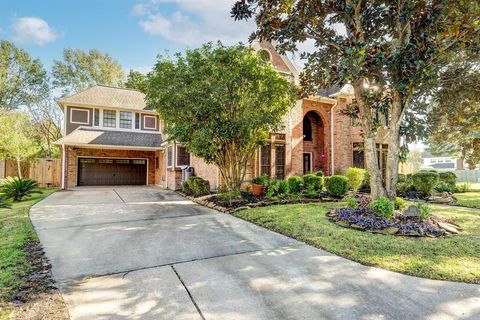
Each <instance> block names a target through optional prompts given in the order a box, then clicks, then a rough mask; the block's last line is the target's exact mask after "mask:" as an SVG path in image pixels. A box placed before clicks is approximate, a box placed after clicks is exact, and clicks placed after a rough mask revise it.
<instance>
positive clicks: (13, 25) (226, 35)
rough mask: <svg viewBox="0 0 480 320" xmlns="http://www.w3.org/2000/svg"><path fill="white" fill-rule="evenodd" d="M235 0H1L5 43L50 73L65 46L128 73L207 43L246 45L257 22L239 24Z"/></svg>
mask: <svg viewBox="0 0 480 320" xmlns="http://www.w3.org/2000/svg"><path fill="white" fill-rule="evenodd" d="M234 2H235V1H234V0H76V1H73V0H0V39H3V40H9V41H12V42H13V43H14V44H15V45H17V46H18V47H20V48H22V49H25V50H26V51H27V52H28V53H29V54H30V55H31V56H32V57H34V58H40V60H41V61H42V63H43V64H44V66H45V67H46V68H47V69H50V67H51V66H52V63H53V61H54V59H61V57H62V53H63V49H64V48H73V49H82V50H89V49H98V50H100V51H102V52H106V53H109V54H110V55H111V56H113V57H114V58H115V59H117V60H118V61H119V62H120V64H121V65H122V66H123V67H124V69H125V70H126V71H128V70H130V69H135V70H139V71H142V72H146V71H148V70H149V69H150V68H151V66H152V65H153V64H154V63H155V60H156V56H157V55H158V54H161V53H165V51H168V52H170V53H173V52H177V51H183V50H184V49H185V48H187V47H188V48H196V47H198V46H200V45H201V44H202V43H205V42H208V41H217V40H221V41H222V42H224V43H225V44H234V43H237V42H239V41H241V42H244V43H245V42H247V41H248V36H249V34H250V33H251V32H252V31H254V30H255V25H254V23H253V21H249V22H245V21H241V22H239V21H234V20H233V19H232V18H231V17H230V9H231V6H232V4H233V3H234Z"/></svg>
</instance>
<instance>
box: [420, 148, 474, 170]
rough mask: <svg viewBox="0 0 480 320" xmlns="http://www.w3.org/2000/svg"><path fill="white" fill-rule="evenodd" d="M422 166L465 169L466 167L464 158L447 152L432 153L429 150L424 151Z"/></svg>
mask: <svg viewBox="0 0 480 320" xmlns="http://www.w3.org/2000/svg"><path fill="white" fill-rule="evenodd" d="M422 160H423V164H422V168H423V169H436V170H463V169H464V168H465V166H464V163H463V161H462V159H459V158H458V159H457V158H455V157H451V156H449V155H446V154H441V155H438V156H434V155H432V154H431V153H430V152H428V151H424V152H423V153H422Z"/></svg>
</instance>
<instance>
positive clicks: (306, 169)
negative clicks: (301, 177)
mask: <svg viewBox="0 0 480 320" xmlns="http://www.w3.org/2000/svg"><path fill="white" fill-rule="evenodd" d="M311 172H312V154H311V153H304V154H303V174H307V173H311Z"/></svg>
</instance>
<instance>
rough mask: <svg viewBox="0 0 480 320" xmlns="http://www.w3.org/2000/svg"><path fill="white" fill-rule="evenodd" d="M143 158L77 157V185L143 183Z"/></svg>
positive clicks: (145, 167)
mask: <svg viewBox="0 0 480 320" xmlns="http://www.w3.org/2000/svg"><path fill="white" fill-rule="evenodd" d="M146 182H147V160H145V159H96V158H80V159H78V185H79V186H113V185H145V184H146Z"/></svg>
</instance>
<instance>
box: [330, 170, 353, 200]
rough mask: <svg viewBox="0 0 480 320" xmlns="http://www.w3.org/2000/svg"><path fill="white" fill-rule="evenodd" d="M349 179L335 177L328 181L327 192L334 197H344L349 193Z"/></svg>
mask: <svg viewBox="0 0 480 320" xmlns="http://www.w3.org/2000/svg"><path fill="white" fill-rule="evenodd" d="M348 183H349V182H348V178H347V177H345V176H340V175H335V176H331V177H330V178H329V179H328V184H327V191H328V193H329V194H330V195H331V196H332V197H343V196H344V195H345V194H347V192H348Z"/></svg>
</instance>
